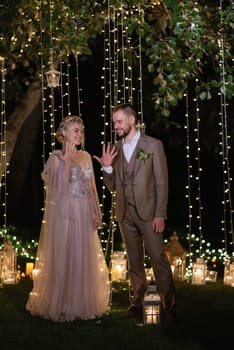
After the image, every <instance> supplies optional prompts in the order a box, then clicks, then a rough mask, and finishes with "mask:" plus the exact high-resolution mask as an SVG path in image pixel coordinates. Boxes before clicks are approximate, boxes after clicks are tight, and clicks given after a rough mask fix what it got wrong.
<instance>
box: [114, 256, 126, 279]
mask: <svg viewBox="0 0 234 350" xmlns="http://www.w3.org/2000/svg"><path fill="white" fill-rule="evenodd" d="M126 279H127V259H126V256H125V253H124V252H121V251H115V252H113V253H112V256H111V280H112V281H125V280H126Z"/></svg>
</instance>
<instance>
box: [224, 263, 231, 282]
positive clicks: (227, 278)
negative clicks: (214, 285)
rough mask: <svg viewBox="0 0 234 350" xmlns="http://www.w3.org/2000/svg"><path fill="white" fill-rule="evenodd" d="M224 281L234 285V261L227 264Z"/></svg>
mask: <svg viewBox="0 0 234 350" xmlns="http://www.w3.org/2000/svg"><path fill="white" fill-rule="evenodd" d="M223 283H224V284H227V285H230V286H231V287H234V263H231V264H226V265H225V267H224V276H223Z"/></svg>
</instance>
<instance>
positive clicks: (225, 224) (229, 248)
mask: <svg viewBox="0 0 234 350" xmlns="http://www.w3.org/2000/svg"><path fill="white" fill-rule="evenodd" d="M219 10H220V31H219V34H220V35H219V38H218V47H219V57H220V63H219V66H220V81H221V88H220V92H219V95H220V118H221V121H220V126H221V132H220V135H221V142H220V144H221V151H220V155H221V158H222V168H223V200H222V206H223V220H222V223H221V224H222V231H223V235H224V249H225V251H226V252H232V254H233V246H234V232H233V207H232V197H231V181H232V178H231V172H230V155H229V150H230V145H229V142H230V141H229V140H230V135H229V134H228V113H227V106H228V103H227V100H226V72H225V49H224V40H223V35H222V26H223V19H222V14H223V1H222V0H220V6H219ZM228 233H229V234H228Z"/></svg>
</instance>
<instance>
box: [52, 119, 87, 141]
mask: <svg viewBox="0 0 234 350" xmlns="http://www.w3.org/2000/svg"><path fill="white" fill-rule="evenodd" d="M72 123H77V124H80V125H81V126H82V127H83V128H84V122H83V120H82V119H81V117H78V116H76V115H69V116H67V117H65V118H64V119H63V120H62V121H61V122H60V124H59V127H58V130H57V132H56V135H55V136H56V139H57V140H58V142H60V143H62V144H63V143H64V136H63V130H66V128H67V126H68V125H69V124H72ZM82 146H84V144H83V143H82Z"/></svg>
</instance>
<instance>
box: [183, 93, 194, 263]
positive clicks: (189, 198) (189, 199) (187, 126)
mask: <svg viewBox="0 0 234 350" xmlns="http://www.w3.org/2000/svg"><path fill="white" fill-rule="evenodd" d="M184 97H185V118H186V124H185V129H186V158H187V185H186V198H187V203H188V224H187V226H186V227H187V240H188V256H189V260H190V261H189V263H190V264H191V263H192V217H193V213H192V208H193V206H192V195H191V187H192V186H191V179H192V178H193V174H192V164H191V159H190V149H191V146H190V116H189V98H188V92H187V93H185V94H184Z"/></svg>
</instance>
